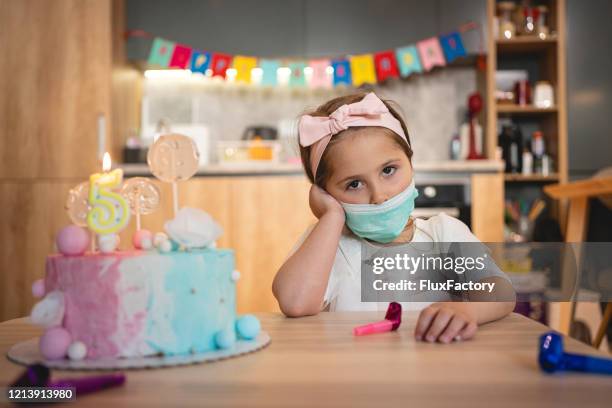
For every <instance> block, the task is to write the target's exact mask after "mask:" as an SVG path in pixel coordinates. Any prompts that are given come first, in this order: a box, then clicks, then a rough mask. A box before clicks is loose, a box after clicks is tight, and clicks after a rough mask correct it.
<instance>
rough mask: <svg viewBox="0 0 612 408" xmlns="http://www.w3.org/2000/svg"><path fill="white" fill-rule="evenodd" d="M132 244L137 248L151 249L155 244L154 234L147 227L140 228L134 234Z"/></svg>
mask: <svg viewBox="0 0 612 408" xmlns="http://www.w3.org/2000/svg"><path fill="white" fill-rule="evenodd" d="M132 244H134V248H136V249H151V247H152V246H153V234H152V233H151V231H149V230H146V229H141V230H138V231H136V232H135V233H134V235H132Z"/></svg>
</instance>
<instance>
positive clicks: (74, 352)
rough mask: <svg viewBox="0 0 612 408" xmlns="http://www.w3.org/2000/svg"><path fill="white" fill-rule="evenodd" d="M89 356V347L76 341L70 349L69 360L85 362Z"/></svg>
mask: <svg viewBox="0 0 612 408" xmlns="http://www.w3.org/2000/svg"><path fill="white" fill-rule="evenodd" d="M85 356H87V346H86V345H85V343H83V342H82V341H75V342H73V343H72V344H71V345H70V346H69V347H68V358H69V359H71V360H74V361H79V360H83V359H84V358H85Z"/></svg>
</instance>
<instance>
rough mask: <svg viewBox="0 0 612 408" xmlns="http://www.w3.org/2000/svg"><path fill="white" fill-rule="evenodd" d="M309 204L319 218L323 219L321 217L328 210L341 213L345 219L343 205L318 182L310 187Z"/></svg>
mask: <svg viewBox="0 0 612 408" xmlns="http://www.w3.org/2000/svg"><path fill="white" fill-rule="evenodd" d="M309 204H310V209H311V210H312V213H313V214H314V216H315V217H317V218H318V219H321V217H322V216H323V215H324V214H326V213H328V212H331V213H335V214H338V215H341V216H342V218H343V219H344V209H343V208H342V205H341V204H340V203H339V202H338V200H336V199H335V198H334V197H332V196H331V195H330V194H329V193H328V192H327V191H325V190H323V189H322V188H321V187H319V186H317V185H316V184H313V185H312V187H310V197H309Z"/></svg>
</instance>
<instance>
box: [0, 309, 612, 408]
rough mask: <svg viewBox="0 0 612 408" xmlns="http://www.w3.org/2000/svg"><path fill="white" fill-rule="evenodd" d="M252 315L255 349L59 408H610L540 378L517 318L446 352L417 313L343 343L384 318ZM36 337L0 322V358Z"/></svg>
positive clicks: (7, 369) (583, 388)
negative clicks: (260, 342) (429, 338)
mask: <svg viewBox="0 0 612 408" xmlns="http://www.w3.org/2000/svg"><path fill="white" fill-rule="evenodd" d="M257 315H258V317H259V318H260V319H261V322H262V327H263V329H264V330H266V331H267V332H268V333H269V334H270V336H271V338H272V342H271V344H270V345H269V346H267V347H266V348H264V349H263V350H260V351H257V352H255V353H252V354H247V355H244V356H240V357H236V358H230V359H227V360H222V361H217V362H214V363H208V364H197V365H190V366H183V367H171V368H164V369H148V370H134V371H128V372H127V382H126V384H125V386H123V387H120V388H114V389H109V390H106V391H101V392H97V393H95V394H90V395H87V396H82V397H78V396H77V399H76V401H72V402H70V404H69V405H70V406H75V404H76V405H79V406H81V405H83V406H87V405H89V406H93V407H101V406H112V407H115V408H120V407H133V406H227V407H229V406H232V407H233V406H236V407H244V406H249V407H292V406H303V407H322V406H333V407H361V406H364V407H366V406H367V407H374V406H375V407H386V406H395V407H397V406H414V407H419V408H424V407H430V406H435V407H450V406H452V407H475V408H477V407H487V408H489V407H513V408H514V407H554V408H559V407H581V408H587V407H604V406H609V404H610V385H611V384H612V382H611V380H610V377H606V376H597V375H588V374H579V373H565V374H555V375H550V374H546V373H543V372H542V371H541V370H540V369H539V367H538V364H537V352H538V348H537V344H538V337H539V336H540V335H541V334H542V333H543V332H545V331H547V330H549V328H548V327H546V326H544V325H542V324H540V323H537V322H535V321H533V320H530V319H528V318H526V317H524V316H521V315H518V314H511V315H509V316H507V317H505V318H503V319H501V320H499V321H497V322H493V323H489V324H486V325H483V326H481V327H480V328H479V330H478V333H477V334H476V337H475V338H474V339H472V340H469V341H464V342H457V343H452V344H448V345H442V344H436V343H433V344H432V343H425V342H416V341H415V340H414V337H413V331H414V326H415V322H416V319H417V312H405V313H404V315H403V318H402V325H401V326H400V328H399V329H398V330H397V331H396V332H391V333H383V334H377V335H371V336H364V337H353V335H352V328H353V327H354V326H357V325H359V324H364V323H367V322H372V321H376V320H380V319H382V318H383V316H384V312H380V313H377V312H343V313H333V312H322V313H320V314H319V315H317V316H309V317H303V318H297V319H290V318H285V317H283V316H282V315H280V314H276V313H264V314H261V313H260V314H257ZM40 333H41V329H40V328H37V327H34V326H32V325H30V324H29V323H28V322H27V320H26V319H16V320H11V321H7V322H4V323H1V324H0V351H1V352H2V354H6V352H7V350H8V349H9V348H10V347H11V346H12V345H13V344H15V343H16V342H19V341H22V340H27V339H30V338H33V337H35V336H39V335H40ZM564 342H565V347H566V349H567V350H568V351H570V352H581V353H589V354H598V355H603V354H602V353H598V352H597V351H596V350H594V349H593V348H591V347H589V346H587V345H585V344H583V343H579V342H578V341H576V340H573V339H571V338H567V337H565V338H564ZM22 371H23V368H22V367H20V366H18V365H15V364H13V363H11V362H9V361H8V360H7V359H6V358H2V359H1V360H0V386H6V385H7V384H10V382H11V381H12V380H14V379H15V378H16V377H17V375H18V374H19V373H21V372H22ZM53 375H54V377H55V378H61V377H74V376H78V375H83V373H78V372H76V373H75V372H70V373H68V372H54V374H53ZM85 375H91V373H85ZM2 397H3V396H2ZM2 397H0V398H2ZM1 401H2V400H1V399H0V402H1Z"/></svg>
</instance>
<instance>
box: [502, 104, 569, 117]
mask: <svg viewBox="0 0 612 408" xmlns="http://www.w3.org/2000/svg"><path fill="white" fill-rule="evenodd" d="M497 112H498V113H516V114H525V115H532V114H540V113H556V112H557V107H556V106H553V107H551V108H536V107H535V106H532V105H514V104H498V105H497Z"/></svg>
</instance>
